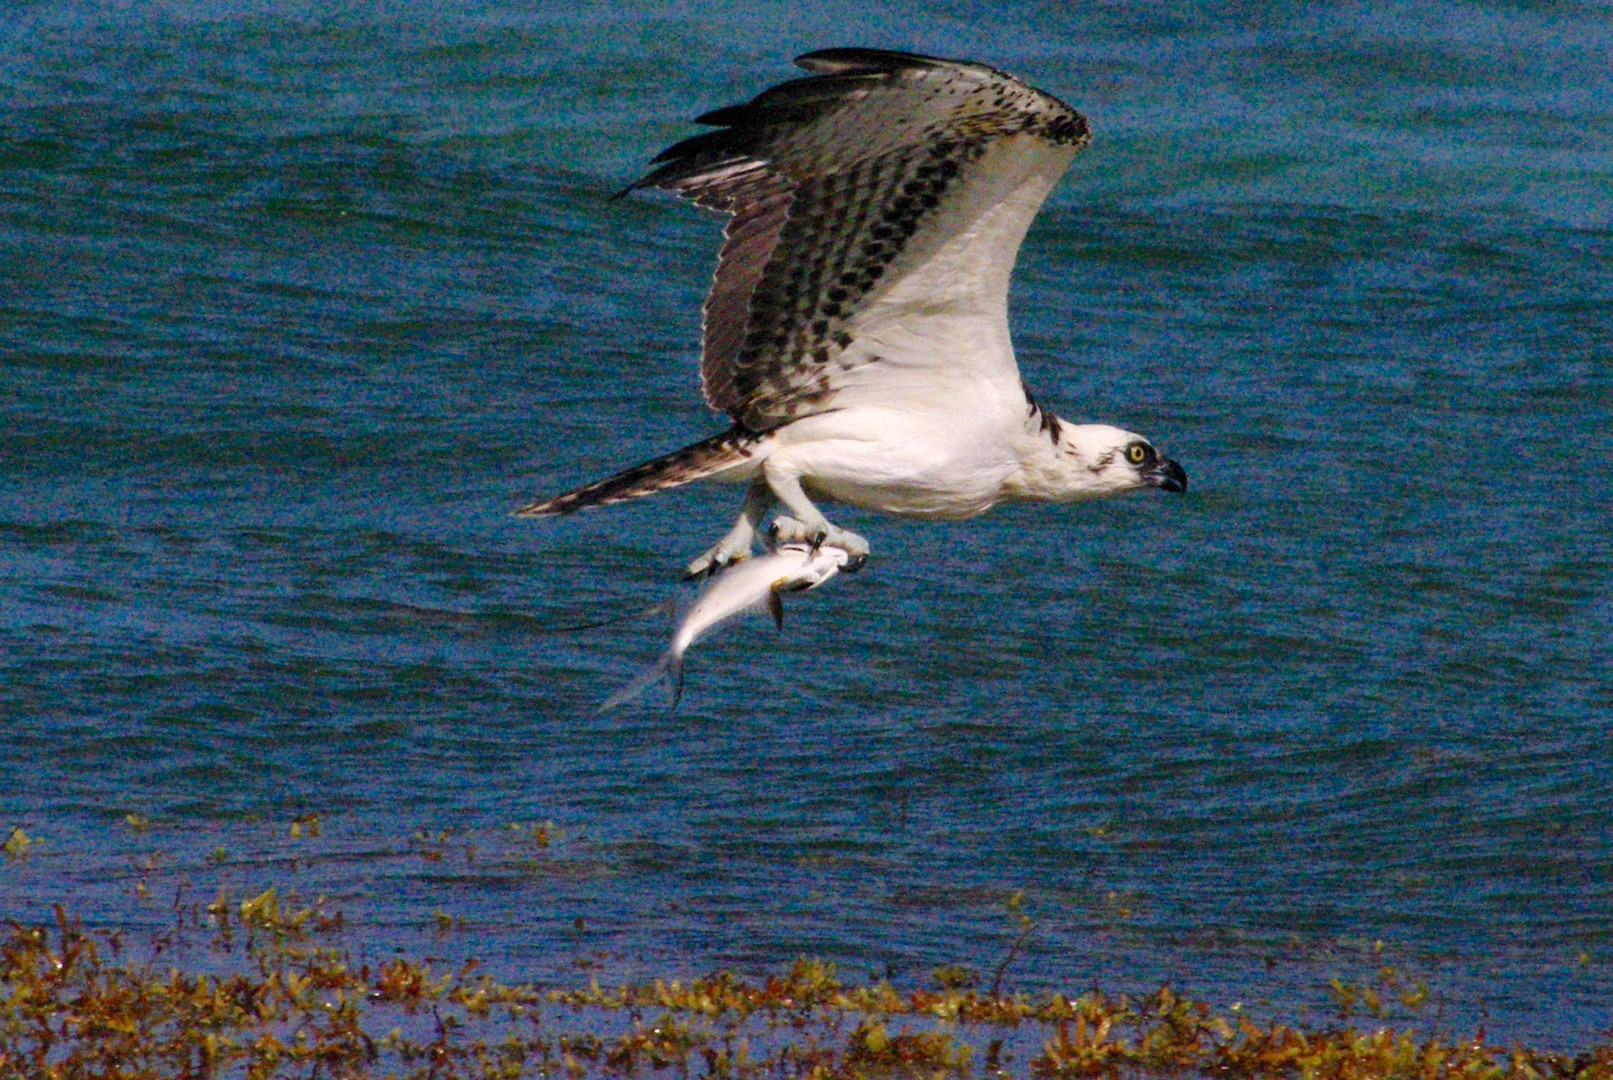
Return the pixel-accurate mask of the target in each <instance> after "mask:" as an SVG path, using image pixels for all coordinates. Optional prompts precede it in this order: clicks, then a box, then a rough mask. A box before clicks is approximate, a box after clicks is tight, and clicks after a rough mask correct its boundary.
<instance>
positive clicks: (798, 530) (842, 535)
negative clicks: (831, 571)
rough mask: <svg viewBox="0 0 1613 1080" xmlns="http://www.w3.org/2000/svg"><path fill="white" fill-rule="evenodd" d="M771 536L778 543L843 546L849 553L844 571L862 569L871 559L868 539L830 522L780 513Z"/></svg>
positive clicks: (841, 548) (775, 519)
mask: <svg viewBox="0 0 1613 1080" xmlns="http://www.w3.org/2000/svg"><path fill="white" fill-rule="evenodd" d="M769 535H770V536H771V537H772V543H773V544H774V545H778V544H812V545H813V546H815V547H818V546H827V547H833V548H839V549H840V550H841V551H844V552H845V553H846V556H847V558H846V565H845V566H843V567H841V570H842V571H844V572H845V573H848V574H850V573H855V572H856V571H858V570H861V569H862V568H863V565H864V564H865V563H867V562H868V541H867V540H864V539H863V538H862V537H860V536H858V535H857V534H856V533H854V532H851V531H849V530H847V529H842V528H840V527H839V526H838V525H831V524H829V523H828V522H827V521H825V522H821V523H819V524H816V525H813V524H810V523H808V522H804V521H798V520H796V519H795V518H792V517H783V516H780V517H776V518H774V519H773V524H772V527H771V528H770V529H769Z"/></svg>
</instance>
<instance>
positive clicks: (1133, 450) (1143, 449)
mask: <svg viewBox="0 0 1613 1080" xmlns="http://www.w3.org/2000/svg"><path fill="white" fill-rule="evenodd" d="M1151 456H1153V455H1152V454H1150V453H1149V450H1148V444H1147V443H1140V442H1134V443H1132V444H1131V445H1130V446H1128V447H1126V460H1127V461H1129V462H1131V463H1132V464H1133V465H1141V464H1142V463H1143V462H1145V461H1147V460H1148V459H1149V458H1150V457H1151Z"/></svg>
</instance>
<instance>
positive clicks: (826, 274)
mask: <svg viewBox="0 0 1613 1080" xmlns="http://www.w3.org/2000/svg"><path fill="white" fill-rule="evenodd" d="M796 64H797V65H799V66H800V67H803V68H805V69H806V70H807V71H809V72H812V73H813V74H812V75H810V76H808V77H806V78H801V79H796V80H794V81H792V82H787V83H784V84H782V85H780V86H776V87H773V88H772V89H770V90H767V91H764V92H763V93H762V94H760V95H759V96H757V97H756V98H755V99H753V100H752V101H750V102H747V103H746V104H743V105H735V106H731V107H729V108H725V109H718V110H717V111H715V112H712V113H707V114H706V115H705V116H702V117H700V118H699V121H698V122H699V123H703V124H710V125H713V126H715V127H717V129H718V130H716V131H710V132H706V133H705V134H702V135H696V136H694V137H693V138H690V139H685V140H684V141H683V142H680V143H678V144H676V145H675V146H672V147H671V148H669V149H668V150H666V151H664V152H663V153H662V154H661V155H660V156H659V157H657V158H656V159H655V160H656V161H657V162H659V163H660V167H659V168H657V169H656V170H655V171H654V172H652V173H650V174H649V175H648V176H646V177H645V178H644V179H642V180H640V181H639V182H638V183H636V184H634V185H633V187H634V188H641V187H653V188H662V189H666V190H670V191H674V192H677V193H678V194H680V195H682V196H684V197H686V198H688V199H690V200H692V201H693V202H695V203H697V204H698V205H700V206H705V207H709V208H712V209H715V210H720V211H723V212H726V213H729V214H731V215H733V217H732V220H730V221H729V222H728V226H727V228H726V230H725V232H724V234H723V235H724V240H723V246H722V253H721V255H720V256H719V259H718V264H717V273H716V280H715V282H714V283H713V285H712V289H711V293H710V295H709V296H708V297H707V299H706V303H705V330H704V342H703V348H702V354H701V366H700V373H701V382H702V385H703V387H704V389H705V395H706V400H707V401H708V402H709V403H710V404H711V405H712V407H713V408H717V409H721V410H722V411H724V412H726V413H728V414H729V415H730V416H732V417H733V418H734V420H735V421H736V422H738V423H739V424H741V425H743V426H744V427H746V428H748V429H750V430H751V431H757V432H760V431H766V430H769V429H771V428H775V427H777V426H779V425H780V424H784V423H787V422H789V421H790V420H793V419H796V418H797V417H800V416H803V415H807V414H810V413H814V412H820V411H823V410H825V409H827V408H831V407H833V406H832V405H831V402H832V401H833V399H834V397H835V395H836V394H837V393H838V392H839V391H840V390H841V389H843V388H845V387H846V386H848V385H850V384H852V383H855V382H859V381H861V382H864V384H865V385H867V382H866V377H867V376H870V375H873V372H863V373H862V374H861V375H859V374H858V369H859V368H862V367H865V366H867V365H871V364H877V363H878V361H879V359H881V357H880V355H879V353H880V350H879V349H875V348H870V347H869V346H868V345H867V342H868V341H870V340H872V341H879V340H881V339H893V338H897V337H900V338H902V339H903V340H905V341H907V342H908V343H909V344H910V345H913V344H914V343H916V345H917V346H923V345H924V344H925V343H926V341H927V338H928V337H933V338H935V339H936V344H938V345H944V344H945V341H946V340H948V339H950V340H953V341H956V340H957V338H958V336H959V333H960V331H961V333H962V336H963V338H965V339H968V340H970V341H976V340H978V341H986V340H990V341H992V342H996V341H998V339H1000V347H997V348H963V349H947V348H937V349H934V350H929V349H926V348H922V347H912V348H909V349H908V351H907V355H904V357H903V359H902V362H903V364H904V365H905V367H906V368H907V370H908V373H909V374H917V375H919V376H921V377H922V376H923V375H924V374H925V372H924V370H923V369H924V367H925V365H933V366H934V368H935V372H934V373H935V374H936V375H938V376H943V375H944V371H943V369H944V368H947V367H949V366H956V365H958V364H976V365H986V366H990V367H992V368H993V370H991V371H986V372H982V373H981V374H983V375H986V376H987V377H990V378H993V379H1000V380H1008V381H1011V382H1013V383H1014V384H1015V385H1017V383H1018V378H1019V376H1018V371H1017V369H1016V368H1015V366H1014V360H1013V352H1012V349H1011V348H1010V347H1009V345H1008V337H1007V295H1008V277H1009V272H1010V271H1011V270H1012V269H1013V265H1014V260H1015V257H1016V256H1017V254H1018V251H1019V245H1020V241H1021V240H1022V239H1023V238H1024V235H1025V230H1026V229H1027V228H1028V227H1029V225H1030V221H1031V219H1032V218H1033V217H1034V216H1035V215H1036V212H1037V210H1038V209H1039V208H1040V207H1041V204H1042V201H1043V200H1044V199H1045V198H1046V196H1047V193H1048V191H1049V190H1051V188H1052V186H1053V184H1054V183H1056V182H1057V180H1058V178H1059V177H1060V176H1062V175H1063V173H1064V171H1065V170H1066V169H1067V168H1068V167H1069V164H1070V161H1071V160H1072V159H1073V158H1074V156H1075V154H1076V152H1077V151H1078V150H1080V149H1081V148H1082V147H1083V146H1085V145H1086V144H1087V142H1089V141H1090V135H1089V132H1088V127H1087V122H1086V120H1085V119H1084V118H1083V117H1082V116H1081V115H1080V114H1079V113H1077V112H1076V111H1075V110H1073V109H1071V108H1070V107H1069V106H1068V105H1065V104H1064V103H1063V102H1061V101H1059V100H1057V99H1056V98H1053V97H1050V96H1049V95H1047V94H1044V93H1042V92H1041V91H1039V90H1035V89H1033V88H1032V87H1030V86H1028V85H1026V84H1025V83H1023V82H1020V81H1019V80H1018V79H1015V78H1014V77H1012V76H1010V75H1006V74H1004V73H1002V72H1000V71H997V70H995V69H993V68H990V67H986V66H985V65H983V64H975V63H969V62H965V61H958V60H941V59H935V58H932V57H926V56H917V55H913V54H909V53H897V52H884V51H878V50H870V49H829V50H825V51H822V52H814V53H808V54H806V55H805V56H801V57H799V58H797V60H796ZM630 190H631V189H630ZM892 331H899V333H892ZM859 341H863V342H864V344H863V345H861V346H859V345H858V344H857V343H858V342H859ZM886 351H888V350H886ZM926 357H928V358H926ZM915 366H916V367H917V369H918V370H916V371H915ZM875 381H876V382H877V381H879V380H877V379H876V380H875Z"/></svg>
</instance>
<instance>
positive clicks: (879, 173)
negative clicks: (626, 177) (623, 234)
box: [516, 49, 1187, 576]
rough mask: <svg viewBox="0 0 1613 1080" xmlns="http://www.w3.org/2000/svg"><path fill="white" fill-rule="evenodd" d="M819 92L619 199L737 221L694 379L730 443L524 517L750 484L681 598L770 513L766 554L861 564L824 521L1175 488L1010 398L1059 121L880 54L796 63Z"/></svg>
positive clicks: (789, 89)
mask: <svg viewBox="0 0 1613 1080" xmlns="http://www.w3.org/2000/svg"><path fill="white" fill-rule="evenodd" d="M795 62H796V64H797V65H799V66H800V67H802V68H805V69H806V70H807V71H808V72H811V74H810V75H809V76H807V77H805V78H800V79H795V80H793V81H790V82H786V83H783V84H782V85H779V86H775V87H773V88H772V89H770V90H767V91H764V92H763V93H762V94H760V95H759V96H757V97H756V98H754V99H753V100H751V101H749V102H747V103H745V104H743V105H734V106H731V107H729V108H725V109H718V110H716V111H715V112H710V113H707V114H706V115H704V116H702V117H700V118H699V119H698V121H697V122H698V123H702V124H707V125H711V126H714V127H716V128H717V130H715V131H709V132H706V133H704V134H700V135H696V136H694V137H693V138H689V139H685V140H683V141H682V142H680V143H677V144H676V145H674V146H672V147H671V148H669V149H667V150H665V151H663V152H662V153H661V155H660V156H659V157H657V158H656V159H655V163H657V164H659V166H660V167H659V168H657V169H655V171H653V172H651V173H650V174H649V175H648V176H646V177H644V178H643V179H642V180H640V181H638V182H637V183H635V184H633V185H632V186H631V187H629V188H628V189H627V191H624V192H623V194H626V193H627V192H629V191H634V190H636V189H639V188H661V189H663V190H667V191H673V192H676V193H677V194H679V195H681V196H683V197H684V198H686V199H689V200H691V201H692V202H694V203H695V204H696V205H698V206H703V207H708V208H710V209H713V210H719V211H722V212H723V213H725V214H729V215H731V217H730V219H729V221H728V223H727V228H726V229H725V230H724V232H723V244H722V251H721V253H720V255H719V256H718V260H717V272H716V280H715V281H714V282H713V284H712V287H711V293H710V294H709V295H708V296H707V297H706V302H705V308H704V316H705V318H704V332H703V337H704V340H703V343H702V348H701V358H700V381H701V385H702V387H703V389H704V391H705V397H706V401H707V403H708V404H710V405H711V406H712V408H714V409H718V410H720V411H722V412H725V413H727V414H728V416H729V417H730V418H731V419H732V421H733V425H732V426H731V427H730V428H729V429H728V430H727V431H724V432H722V433H720V434H717V435H714V436H712V437H711V438H708V439H705V440H703V441H701V442H698V443H695V444H694V445H693V446H688V447H685V448H684V449H682V450H678V451H675V452H673V453H671V454H667V455H665V456H664V457H659V458H656V459H655V460H653V461H648V462H645V463H644V464H642V465H638V466H635V467H633V468H631V469H628V470H626V471H625V472H621V473H618V474H617V475H615V476H611V477H609V478H607V479H604V480H600V481H598V482H596V483H592V484H588V485H587V486H585V487H580V488H577V489H576V490H574V491H569V492H567V493H565V494H563V495H557V496H555V497H554V498H550V499H544V500H542V501H540V502H534V503H531V504H530V505H527V506H525V507H522V508H521V509H520V510H518V511H516V513H517V514H518V515H521V516H526V517H531V516H542V515H548V514H569V513H573V512H574V511H577V510H583V509H587V508H588V507H593V506H607V505H609V504H611V503H617V502H622V501H624V500H626V499H633V498H637V497H639V496H641V495H648V494H650V493H652V492H656V491H661V490H663V489H665V488H669V487H675V486H677V485H679V484H686V483H688V482H690V481H692V480H701V479H707V478H714V479H720V480H732V481H748V482H749V488H748V489H747V491H746V494H745V501H744V507H743V509H742V511H741V512H740V515H739V519H738V521H736V522H735V523H734V526H733V528H732V529H730V530H729V531H728V533H727V534H726V535H725V536H723V537H722V539H720V540H719V541H718V542H717V543H716V544H715V545H713V546H712V548H711V549H710V550H709V551H707V552H706V553H705V554H703V555H701V556H700V557H699V558H697V559H695V560H694V561H693V562H692V563H690V564H689V573H690V575H691V576H693V575H698V574H701V573H706V572H710V571H712V570H716V569H719V568H721V567H722V566H724V565H726V564H728V563H730V562H734V561H737V560H740V559H744V558H747V557H748V556H749V555H750V554H751V549H752V546H753V543H754V541H755V538H756V530H757V528H758V527H759V526H760V524H761V522H762V520H763V519H764V518H765V517H766V515H767V514H768V512H769V511H770V510H772V509H773V508H774V507H775V505H778V504H782V507H783V512H781V513H780V515H779V516H776V517H775V518H774V520H773V525H772V530H773V534H774V537H775V541H776V542H778V543H792V542H807V543H811V544H828V545H831V546H834V547H838V548H841V549H843V550H844V551H845V552H846V553H847V555H848V559H849V562H848V565H847V567H846V568H847V569H854V568H855V567H857V566H860V565H861V564H862V562H863V561H864V560H866V558H867V555H868V542H867V541H866V540H864V539H863V538H862V537H860V536H858V535H856V534H855V533H852V532H849V531H847V530H845V529H841V528H839V527H837V526H835V525H833V524H832V523H830V521H829V520H828V518H826V517H825V516H824V514H823V512H822V511H821V510H820V509H819V508H818V506H817V505H816V503H815V502H814V500H830V501H835V502H843V503H850V504H852V505H854V506H861V507H866V508H868V509H872V510H879V511H883V512H885V513H889V514H901V515H907V516H913V517H923V518H936V519H960V518H967V517H973V516H974V515H976V514H980V513H983V512H985V511H986V510H988V509H990V508H991V507H992V506H994V505H996V504H997V503H1000V502H1009V501H1037V502H1075V501H1078V500H1082V499H1091V498H1096V497H1099V496H1104V495H1113V494H1118V493H1120V492H1125V491H1133V490H1136V489H1139V488H1158V489H1160V490H1163V491H1175V492H1180V491H1185V490H1186V489H1187V474H1186V473H1185V472H1183V470H1182V467H1181V466H1180V465H1178V464H1177V463H1176V462H1174V461H1171V460H1169V459H1167V458H1164V457H1162V456H1160V455H1159V454H1158V453H1157V452H1156V451H1155V450H1154V447H1153V445H1152V444H1151V443H1150V442H1149V441H1148V440H1147V439H1145V438H1143V437H1142V436H1141V435H1136V434H1133V433H1132V432H1129V431H1122V430H1121V429H1119V428H1116V427H1110V426H1107V425H1103V424H1070V423H1065V422H1063V421H1061V420H1059V419H1058V418H1057V417H1055V416H1054V415H1053V414H1052V413H1051V412H1050V411H1048V410H1046V409H1043V408H1042V407H1041V406H1039V405H1038V404H1037V402H1036V399H1035V398H1034V397H1033V396H1032V395H1031V392H1030V389H1029V388H1028V387H1027V386H1026V385H1025V383H1024V382H1023V381H1022V380H1021V379H1020V376H1019V368H1018V366H1017V365H1016V364H1015V362H1014V349H1013V344H1012V342H1011V341H1010V340H1009V335H1008V277H1009V273H1010V271H1012V269H1013V266H1014V259H1015V257H1016V256H1017V255H1018V252H1019V246H1020V241H1021V240H1023V239H1024V236H1025V230H1026V229H1027V228H1029V227H1030V223H1031V219H1032V218H1034V217H1035V216H1036V212H1037V210H1038V209H1040V208H1041V205H1042V202H1043V200H1044V199H1046V198H1047V194H1048V192H1049V191H1050V190H1052V188H1053V185H1054V184H1055V183H1057V182H1058V180H1059V177H1061V176H1062V175H1063V174H1064V172H1065V170H1066V169H1067V168H1068V167H1069V165H1070V162H1071V161H1072V160H1073V159H1074V157H1075V155H1076V153H1078V152H1079V151H1080V150H1081V149H1082V148H1083V147H1085V146H1086V145H1087V143H1088V142H1090V141H1091V134H1090V131H1089V129H1088V127H1087V122H1086V118H1085V117H1083V116H1082V115H1081V114H1080V113H1078V112H1076V111H1075V110H1074V109H1072V108H1070V107H1069V106H1068V105H1066V104H1064V103H1063V102H1061V101H1059V100H1058V99H1057V98H1054V97H1051V96H1049V95H1047V94H1044V93H1042V92H1041V91H1040V90H1036V89H1034V88H1032V87H1030V86H1028V85H1026V84H1025V83H1023V82H1021V81H1020V80H1018V79H1016V78H1014V77H1012V76H1010V75H1006V74H1004V73H1003V72H1001V71H997V70H996V69H994V68H990V67H987V66H985V65H984V64H977V63H970V62H966V61H961V60H942V59H937V58H934V57H929V56H918V55H914V54H911V53H899V52H886V51H882V50H874V49H826V50H823V51H820V52H812V53H807V54H806V55H805V56H801V57H798V58H797V59H796V61H795Z"/></svg>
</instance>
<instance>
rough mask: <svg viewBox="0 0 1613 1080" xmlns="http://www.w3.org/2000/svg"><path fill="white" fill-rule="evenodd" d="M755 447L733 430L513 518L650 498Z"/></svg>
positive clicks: (729, 465)
mask: <svg viewBox="0 0 1613 1080" xmlns="http://www.w3.org/2000/svg"><path fill="white" fill-rule="evenodd" d="M755 444H756V436H755V435H753V434H751V433H750V432H748V431H746V430H745V429H744V428H741V427H732V428H729V429H728V430H727V431H725V432H723V433H722V434H720V435H713V436H712V437H711V438H709V439H703V440H701V441H700V442H697V443H695V444H694V445H693V446H685V447H684V448H683V449H682V450H674V451H673V452H672V453H670V454H665V455H663V456H661V457H658V458H656V459H655V460H654V461H646V462H645V463H644V464H642V465H635V466H633V467H632V468H631V469H627V470H625V471H623V472H619V473H617V474H616V475H615V476H607V477H606V478H605V479H603V480H596V481H595V482H594V483H592V484H586V485H584V486H582V487H580V488H576V489H575V490H572V491H568V492H566V493H565V494H564V495H556V496H555V497H554V498H552V499H541V500H539V501H538V502H534V503H528V504H527V505H526V506H523V507H521V508H520V509H519V510H517V511H516V512H515V515H516V517H545V516H547V515H550V514H573V513H576V512H577V511H578V510H587V509H589V508H590V507H594V506H609V505H611V504H612V503H619V502H626V501H627V500H628V499H636V498H638V497H639V496H641V495H652V494H654V493H655V492H657V491H664V490H666V489H667V488H670V487H677V486H678V485H680V484H687V483H689V482H690V481H692V480H699V479H701V478H703V477H707V476H711V475H713V474H714V473H720V472H723V471H725V470H727V469H731V468H733V467H734V466H735V465H738V464H740V463H742V462H744V461H745V460H746V459H747V458H749V457H750V456H751V454H752V452H753V451H752V447H753V446H755Z"/></svg>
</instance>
